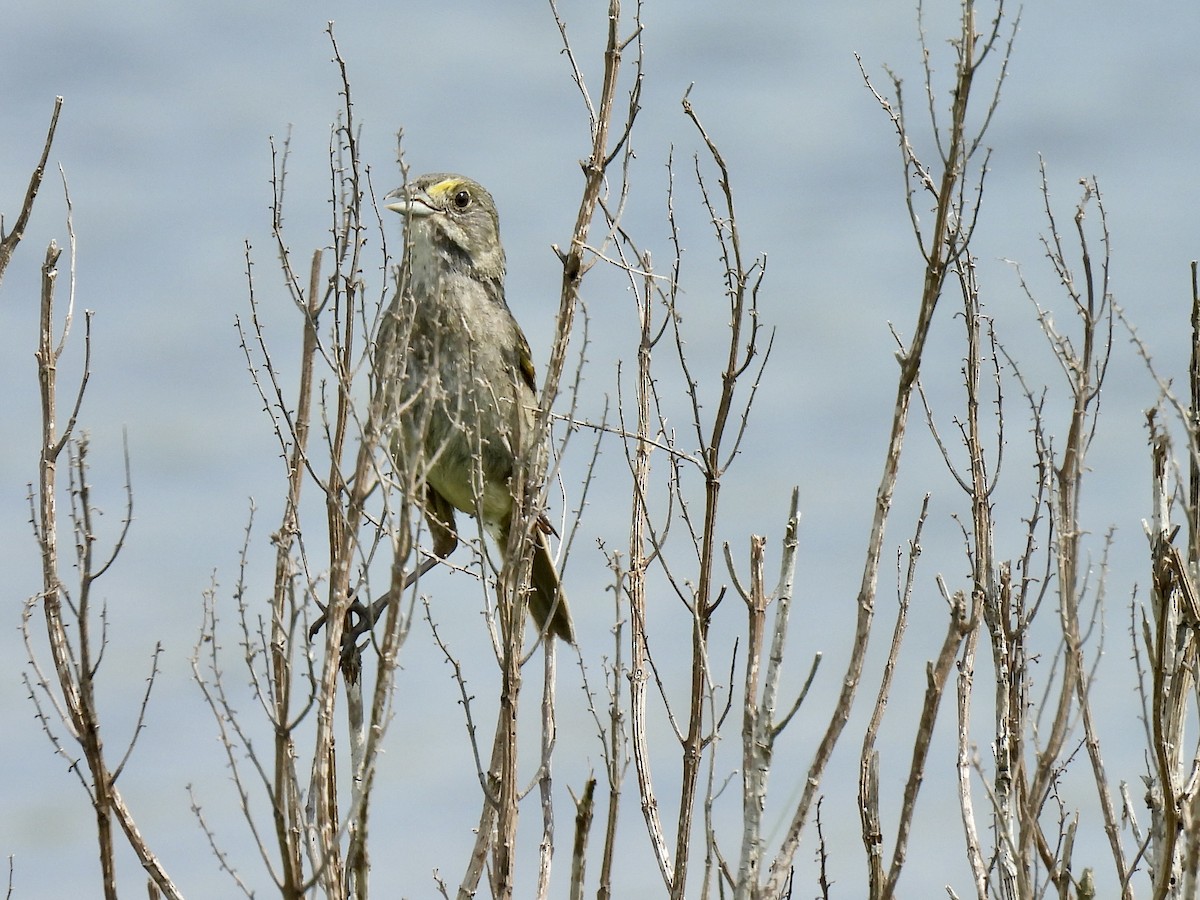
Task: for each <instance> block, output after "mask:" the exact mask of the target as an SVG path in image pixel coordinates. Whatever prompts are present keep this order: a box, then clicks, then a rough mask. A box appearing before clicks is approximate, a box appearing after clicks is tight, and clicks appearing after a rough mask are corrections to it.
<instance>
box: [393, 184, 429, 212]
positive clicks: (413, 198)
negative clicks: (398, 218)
mask: <svg viewBox="0 0 1200 900" xmlns="http://www.w3.org/2000/svg"><path fill="white" fill-rule="evenodd" d="M383 205H384V206H385V207H386V208H387V209H390V210H392V212H398V213H400V215H402V216H412V217H413V218H415V219H417V218H424V217H425V216H431V215H433V214H434V212H436V209H435V208H434V205H433V203H432V201H430V199H429V195H428V194H427V193H425V191H422V190H419V189H417V188H415V187H413V186H412V185H408V186H406V187H398V188H396V189H395V190H394V191H392V192H391V193H390V194H388V195H387V196H386V197H384V198H383Z"/></svg>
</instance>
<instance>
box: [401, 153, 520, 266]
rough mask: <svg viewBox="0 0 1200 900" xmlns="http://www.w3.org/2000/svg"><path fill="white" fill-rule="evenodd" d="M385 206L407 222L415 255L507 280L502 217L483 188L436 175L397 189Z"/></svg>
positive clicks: (462, 179) (463, 179)
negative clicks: (437, 255) (430, 256)
mask: <svg viewBox="0 0 1200 900" xmlns="http://www.w3.org/2000/svg"><path fill="white" fill-rule="evenodd" d="M384 202H385V205H386V206H387V208H388V209H390V210H393V211H395V212H398V213H400V214H401V215H403V216H404V217H405V221H406V223H407V227H408V229H409V237H410V240H411V241H412V245H413V252H414V254H422V253H424V252H426V251H428V250H432V251H433V252H435V253H440V254H441V255H443V256H445V257H446V259H447V260H448V261H449V262H450V263H451V264H452V265H457V266H462V267H464V268H467V269H471V270H474V272H475V273H476V274H479V275H484V276H488V277H497V276H499V277H501V278H503V276H504V248H503V247H502V246H501V244H500V218H499V216H498V215H497V213H496V204H495V202H494V201H493V200H492V195H491V194H489V193H488V192H487V191H486V190H485V189H484V187H483V185H481V184H479V183H478V182H476V181H472V180H471V179H470V178H466V177H464V176H462V175H451V174H448V173H444V172H436V173H433V174H430V175H422V176H421V177H420V178H417V179H415V180H413V181H410V182H408V184H406V185H405V186H404V187H401V188H397V189H396V190H394V191H392V192H391V193H390V194H388V195H387V197H385V198H384Z"/></svg>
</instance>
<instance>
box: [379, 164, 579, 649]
mask: <svg viewBox="0 0 1200 900" xmlns="http://www.w3.org/2000/svg"><path fill="white" fill-rule="evenodd" d="M387 199H388V200H389V201H393V202H389V203H388V204H387V206H388V208H389V209H392V210H395V211H397V212H400V213H402V214H404V215H405V217H406V221H407V227H408V231H409V234H408V238H409V245H410V247H411V257H410V258H409V260H408V273H407V275H408V277H407V288H408V289H407V294H405V295H402V296H398V297H397V298H396V300H395V301H394V303H393V307H392V309H391V310H390V311H389V315H388V317H387V319H386V320H385V323H384V327H385V332H384V339H383V340H382V341H381V346H383V347H385V348H387V347H389V346H391V347H394V348H396V352H397V353H398V354H405V356H404V357H403V358H399V357H398V358H396V359H394V360H389V361H388V362H389V363H391V364H390V365H386V366H383V367H382V373H383V374H382V377H383V378H384V379H385V383H386V384H387V386H388V387H389V388H390V390H389V406H390V410H391V412H390V415H392V416H393V417H394V418H395V421H394V422H393V423H392V425H393V429H392V434H391V444H390V447H391V452H392V454H393V456H394V457H395V458H396V460H397V468H398V470H401V471H404V470H405V466H406V465H414V464H415V465H417V466H419V467H420V471H419V472H417V473H415V478H413V483H414V484H420V483H421V482H423V483H424V485H425V494H426V496H425V512H426V518H427V520H428V522H429V526H430V531H431V533H432V536H433V544H434V546H433V550H434V553H435V554H436V555H437V556H439V557H443V558H444V557H445V556H447V555H448V554H449V553H450V552H451V551H453V550H454V548H455V546H457V543H458V537H457V531H456V526H455V521H454V513H455V510H458V511H461V512H465V513H467V514H468V515H471V516H477V517H478V518H480V519H481V520H482V522H483V525H484V526H485V528H486V529H487V531H488V532H489V533H490V534H491V535H492V537H493V538H494V539H495V540H496V542H497V543H498V544H499V546H500V549H501V552H504V551H505V550H506V548H507V546H508V538H509V531H510V529H511V528H512V519H513V506H514V500H513V485H512V478H513V474H514V471H515V467H516V459H517V457H518V454H524V453H529V452H531V450H532V449H534V448H533V447H532V445H531V442H536V441H538V440H539V439H540V436H539V435H537V434H534V428H533V420H534V413H533V410H534V408H535V407H536V404H537V395H536V388H535V382H534V370H533V364H532V361H531V359H530V353H529V344H528V342H527V341H526V340H525V335H524V334H523V333H522V331H521V327H520V326H519V325H518V324H517V321H516V319H515V318H513V315H512V313H511V312H510V311H509V308H508V305H507V303H505V299H504V274H505V263H504V248H503V246H502V245H501V243H500V225H499V219H498V216H497V214H496V206H495V203H494V202H493V200H492V197H491V195H490V194H489V193H488V192H487V191H486V190H484V188H483V187H482V186H481V185H479V184H477V183H476V182H474V181H472V180H470V179H469V178H464V177H463V176H461V175H452V174H445V173H435V174H430V175H422V176H421V177H420V178H417V179H416V180H415V181H411V182H409V184H408V185H407V186H406V187H405V188H402V189H400V190H397V191H395V192H393V193H392V194H389V195H388V198H387ZM395 329H399V330H400V331H399V333H396V332H395ZM408 471H409V473H410V474H409V477H410V478H412V477H413V473H411V470H408ZM532 475H533V476H534V477H541V475H542V473H540V472H536V473H532ZM550 532H552V529H551V527H550V524H549V522H548V521H546V519H545V518H544V517H540V518H539V520H538V522H537V525H536V527H535V529H534V534H533V541H532V544H533V561H532V574H531V578H530V581H531V588H532V590H531V593H530V596H529V611H530V613H531V615H532V616H533V620H534V622H535V624H536V625H537V626H538V628H539V629H543V630H546V631H547V632H548V633H550V634H554V635H556V636H557V637H560V638H562V639H563V640H565V641H568V642H571V643H573V642H574V629H573V627H572V624H571V616H570V613H569V612H568V610H567V601H566V596H565V594H564V592H563V590H562V586H561V584H560V582H559V578H558V573H557V571H556V570H555V567H554V562H553V559H552V558H551V556H550V550H549V547H548V545H547V543H546V535H547V534H548V533H550Z"/></svg>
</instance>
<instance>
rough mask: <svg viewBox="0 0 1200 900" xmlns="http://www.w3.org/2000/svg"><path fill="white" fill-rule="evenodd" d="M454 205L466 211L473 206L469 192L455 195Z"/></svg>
mask: <svg viewBox="0 0 1200 900" xmlns="http://www.w3.org/2000/svg"><path fill="white" fill-rule="evenodd" d="M454 205H455V206H456V207H458V208H459V209H466V208H467V207H468V206H470V205H471V195H470V194H469V193H468V192H467V191H459V192H458V193H457V194H455V195H454Z"/></svg>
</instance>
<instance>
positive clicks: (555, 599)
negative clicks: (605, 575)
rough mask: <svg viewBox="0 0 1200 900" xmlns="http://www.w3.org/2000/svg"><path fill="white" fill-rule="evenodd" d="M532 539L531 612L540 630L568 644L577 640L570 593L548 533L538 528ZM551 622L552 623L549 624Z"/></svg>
mask: <svg viewBox="0 0 1200 900" xmlns="http://www.w3.org/2000/svg"><path fill="white" fill-rule="evenodd" d="M534 535H535V539H534V543H533V573H532V575H531V577H530V581H531V582H532V587H533V590H532V591H531V592H530V594H529V612H530V615H532V616H533V621H534V623H535V624H536V625H537V627H538V630H539V631H545V632H547V633H548V634H552V635H554V636H555V637H559V638H562V639H563V640H564V641H566V642H567V643H568V644H574V643H575V627H574V626H573V625H572V624H571V613H570V611H569V610H568V609H567V595H566V592H565V591H563V589H562V582H561V581H559V579H558V570H556V569H555V568H554V560H553V559H552V558H551V556H550V547H549V546H548V545H547V544H546V536H545V535H544V534H542V533H541V532H540V531H537V530H535V532H534ZM547 623H549V625H547Z"/></svg>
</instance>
